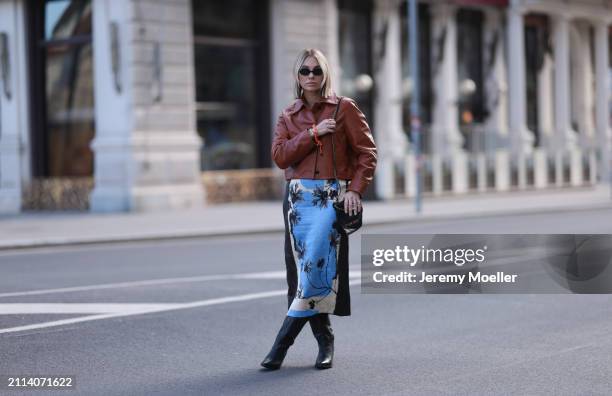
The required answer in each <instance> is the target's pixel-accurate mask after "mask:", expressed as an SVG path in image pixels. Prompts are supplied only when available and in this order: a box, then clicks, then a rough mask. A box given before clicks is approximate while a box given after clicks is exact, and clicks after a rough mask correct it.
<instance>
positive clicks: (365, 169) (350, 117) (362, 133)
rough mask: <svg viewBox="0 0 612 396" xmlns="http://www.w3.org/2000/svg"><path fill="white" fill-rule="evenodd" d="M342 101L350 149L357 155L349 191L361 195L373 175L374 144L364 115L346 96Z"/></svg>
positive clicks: (374, 163)
mask: <svg viewBox="0 0 612 396" xmlns="http://www.w3.org/2000/svg"><path fill="white" fill-rule="evenodd" d="M344 102H347V103H346V104H344V105H343V106H342V107H343V108H344V109H345V110H344V114H345V115H344V117H345V125H346V135H347V138H348V142H349V144H350V146H351V148H352V150H353V151H354V152H355V155H356V156H357V158H356V161H354V164H355V166H356V169H355V170H354V175H353V180H351V184H350V186H349V191H355V192H357V193H359V195H363V193H364V192H365V190H366V188H367V187H368V185H369V184H370V183H371V182H372V178H373V177H374V170H375V169H376V161H377V156H376V144H375V143H374V138H373V137H372V132H371V131H370V127H369V126H368V122H367V121H366V118H365V115H364V114H363V113H362V112H361V110H359V108H358V107H357V105H356V104H355V102H354V101H353V100H352V99H348V98H346V99H344V100H343V101H342V103H344Z"/></svg>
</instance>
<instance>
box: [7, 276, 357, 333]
mask: <svg viewBox="0 0 612 396" xmlns="http://www.w3.org/2000/svg"><path fill="white" fill-rule="evenodd" d="M360 282H361V281H360V280H358V279H356V280H352V281H349V285H351V286H352V285H356V284H359V283H360ZM286 293H287V290H286V289H282V290H272V291H267V292H261V293H249V294H241V295H238V296H230V297H220V298H211V299H207V300H201V301H193V302H189V303H182V304H125V305H126V306H128V307H130V308H131V309H134V310H132V311H127V312H117V313H108V314H107V313H104V314H99V315H91V316H84V317H78V318H70V319H62V320H55V321H50V322H43V323H35V324H31V325H24V326H16V327H9V328H5V329H0V334H8V333H16V332H19V331H26V330H36V329H44V328H49V327H56V326H62V325H66V324H73V323H82V322H91V321H94V320H100V319H110V318H118V317H125V316H135V315H142V314H147V313H156V312H168V311H177V310H180V309H190V308H197V307H206V306H211V305H218V304H226V303H232V302H238V301H249V300H256V299H260V298H267V297H274V296H281V295H285V294H286ZM2 305H5V304H0V307H1V306H2ZM20 305H27V304H20ZM34 305H40V304H34ZM50 305H52V304H50ZM62 305H69V304H62ZM79 305H81V304H79ZM82 305H89V306H92V305H96V304H82ZM101 305H106V306H109V305H112V306H118V305H122V304H101ZM138 305H140V306H141V308H142V309H140V310H138V309H137V307H136V306H138ZM144 306H147V307H144ZM0 309H1V308H0Z"/></svg>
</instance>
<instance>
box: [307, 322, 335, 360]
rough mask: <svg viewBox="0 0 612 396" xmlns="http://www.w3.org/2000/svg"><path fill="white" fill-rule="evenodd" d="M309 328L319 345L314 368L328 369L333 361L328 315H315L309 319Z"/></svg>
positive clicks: (332, 343)
mask: <svg viewBox="0 0 612 396" xmlns="http://www.w3.org/2000/svg"><path fill="white" fill-rule="evenodd" d="M310 327H311V328H312V334H314V336H315V338H316V339H317V343H318V344H319V354H318V355H317V362H316V363H315V367H316V368H318V369H328V368H331V366H332V361H333V359H334V333H333V331H332V328H331V322H330V321H329V314H317V315H314V316H311V317H310Z"/></svg>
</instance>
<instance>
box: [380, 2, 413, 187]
mask: <svg viewBox="0 0 612 396" xmlns="http://www.w3.org/2000/svg"><path fill="white" fill-rule="evenodd" d="M399 4H400V3H399V1H397V0H381V1H378V2H377V3H376V6H375V9H374V43H375V48H374V57H376V58H375V59H374V64H375V65H376V66H375V71H374V73H375V75H374V81H375V82H376V85H375V89H376V99H377V100H376V105H375V109H374V128H373V132H374V134H375V139H376V143H377V145H378V155H379V156H378V158H379V160H378V165H377V169H376V179H377V180H376V194H377V196H378V197H380V198H383V199H389V198H392V197H394V196H395V167H396V164H401V163H402V162H403V161H404V159H405V157H406V154H407V151H408V139H407V137H406V133H405V132H404V130H403V128H402V85H401V81H402V68H401V66H402V65H401V59H400V54H401V31H400V28H401V26H400V16H399V9H398V8H399Z"/></svg>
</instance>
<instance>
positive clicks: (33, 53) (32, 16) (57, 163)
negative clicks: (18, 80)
mask: <svg viewBox="0 0 612 396" xmlns="http://www.w3.org/2000/svg"><path fill="white" fill-rule="evenodd" d="M28 6H29V7H28V19H29V33H30V59H31V61H30V76H31V78H30V81H31V114H32V117H31V119H32V120H31V124H32V165H33V167H32V168H33V174H34V176H35V177H76V176H91V175H92V174H93V164H94V161H93V151H92V150H91V147H90V144H91V141H92V140H93V138H94V135H95V127H94V94H93V51H92V26H91V21H92V18H91V12H92V7H91V2H90V1H89V0H46V1H40V0H39V1H33V0H32V1H30V2H29V3H28Z"/></svg>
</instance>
